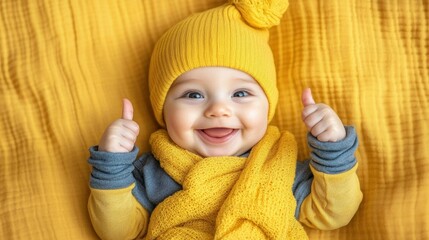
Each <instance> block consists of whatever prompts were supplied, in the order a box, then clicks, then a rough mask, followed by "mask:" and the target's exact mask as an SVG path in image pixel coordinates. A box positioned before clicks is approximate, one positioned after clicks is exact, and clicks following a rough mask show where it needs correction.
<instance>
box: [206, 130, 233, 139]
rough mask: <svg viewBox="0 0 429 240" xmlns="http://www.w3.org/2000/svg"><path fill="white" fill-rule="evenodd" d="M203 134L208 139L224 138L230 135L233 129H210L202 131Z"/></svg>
mask: <svg viewBox="0 0 429 240" xmlns="http://www.w3.org/2000/svg"><path fill="white" fill-rule="evenodd" d="M203 131H204V133H205V134H207V135H208V136H210V137H215V138H220V137H225V136H226V135H228V134H230V133H232V131H233V129H231V128H210V129H205V130H203Z"/></svg>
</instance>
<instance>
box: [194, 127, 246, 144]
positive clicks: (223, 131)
mask: <svg viewBox="0 0 429 240" xmlns="http://www.w3.org/2000/svg"><path fill="white" fill-rule="evenodd" d="M237 132H238V129H233V128H207V129H200V130H198V133H199V134H200V136H201V137H202V138H203V139H204V140H205V141H206V142H208V143H214V144H219V143H224V142H227V141H228V140H229V139H231V138H232V137H234V136H235V134H236V133H237Z"/></svg>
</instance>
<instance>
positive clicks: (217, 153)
mask: <svg viewBox="0 0 429 240" xmlns="http://www.w3.org/2000/svg"><path fill="white" fill-rule="evenodd" d="M246 152H248V150H231V151H225V149H219V150H218V149H216V150H214V149H210V150H207V149H206V150H199V151H198V152H194V153H195V154H198V155H199V156H201V157H204V158H208V157H225V156H236V157H240V156H242V155H243V154H245V153H246Z"/></svg>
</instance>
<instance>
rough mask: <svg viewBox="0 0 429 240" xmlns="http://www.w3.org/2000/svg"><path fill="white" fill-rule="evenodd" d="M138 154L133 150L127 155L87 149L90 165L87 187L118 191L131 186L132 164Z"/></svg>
mask: <svg viewBox="0 0 429 240" xmlns="http://www.w3.org/2000/svg"><path fill="white" fill-rule="evenodd" d="M138 152H139V149H138V148H134V149H133V151H131V152H129V153H110V152H102V151H98V146H93V147H91V148H90V149H89V153H90V157H89V159H88V163H89V164H90V165H92V172H91V176H90V179H89V185H90V186H91V187H92V188H96V189H119V188H125V187H128V186H129V185H131V184H132V183H133V182H134V181H135V180H134V177H133V175H132V171H133V170H134V167H133V162H134V160H135V159H136V157H137V154H138Z"/></svg>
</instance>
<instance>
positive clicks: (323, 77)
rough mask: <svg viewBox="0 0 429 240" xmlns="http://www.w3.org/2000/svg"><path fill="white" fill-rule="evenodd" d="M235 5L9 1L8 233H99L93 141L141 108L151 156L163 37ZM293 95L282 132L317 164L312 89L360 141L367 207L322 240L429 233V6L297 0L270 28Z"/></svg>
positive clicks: (0, 49)
mask: <svg viewBox="0 0 429 240" xmlns="http://www.w3.org/2000/svg"><path fill="white" fill-rule="evenodd" d="M224 2H225V1H223V0H181V1H171V0H157V1H149V0H139V1H136V0H126V1H116V0H91V1H88V0H70V1H67V0H34V1H28V0H1V1H0V136H1V141H0V219H1V227H0V239H43V240H45V239H73V240H74V239H97V237H96V234H95V232H94V230H93V229H92V227H91V223H90V221H89V217H88V213H87V208H86V206H87V200H88V195H89V189H88V177H89V174H90V169H89V166H88V164H87V158H88V155H89V154H88V151H87V149H88V147H89V146H91V145H95V144H97V142H98V140H99V138H100V136H101V134H102V132H103V130H104V128H105V127H106V126H107V125H108V124H109V123H110V122H111V121H113V120H114V119H116V118H118V117H120V114H121V99H122V98H123V97H128V98H130V99H131V100H132V101H133V103H134V105H135V119H136V121H137V122H138V123H139V124H140V127H141V131H140V133H141V134H140V136H139V139H138V142H137V144H138V145H139V146H140V148H141V149H142V151H146V150H148V149H149V146H148V143H147V142H148V139H149V135H150V134H151V133H152V132H154V130H156V128H157V126H156V123H155V121H154V118H153V117H152V113H151V110H150V104H149V101H148V88H147V71H148V64H149V56H150V53H151V51H152V49H153V46H154V43H155V42H156V40H157V39H158V38H159V37H160V36H161V34H162V33H163V32H164V31H165V30H166V29H167V28H168V27H170V26H171V25H172V24H174V23H176V22H178V21H179V20H181V19H183V18H185V17H186V16H188V15H189V14H192V13H194V12H197V11H201V10H204V9H208V8H212V7H215V6H219V5H221V4H223V3H224ZM270 37H271V40H270V44H271V46H272V47H273V50H274V55H275V61H276V64H277V67H278V72H277V75H278V86H279V90H280V99H279V105H278V109H277V115H276V116H275V118H274V121H273V122H272V124H274V125H277V126H278V127H279V128H280V129H281V130H288V131H291V132H292V133H293V134H294V135H295V137H296V140H297V145H298V159H304V158H306V157H308V156H309V149H308V147H307V145H306V139H305V134H306V129H305V127H304V125H303V124H302V122H301V117H300V114H301V113H300V111H301V109H302V106H301V103H300V94H301V91H302V89H303V88H304V87H311V88H312V90H313V94H314V97H315V99H316V100H317V101H321V102H325V103H328V104H330V105H331V106H332V107H333V108H334V109H335V110H337V112H338V113H339V115H340V117H341V118H342V120H343V121H344V123H346V124H353V125H355V127H356V131H357V134H358V136H359V141H360V145H359V149H358V152H357V158H358V161H359V169H358V175H359V178H360V181H361V188H362V191H363V195H364V199H363V202H362V204H361V205H360V209H359V210H358V212H357V214H356V216H355V217H354V218H353V220H352V221H351V222H350V224H349V225H348V226H346V227H343V228H341V229H339V230H334V231H318V230H314V229H306V231H307V232H308V234H309V237H310V239H329V240H335V239H341V240H342V239H375V240H386V239H429V201H428V199H429V148H428V147H427V145H428V144H427V143H428V142H429V124H428V122H429V47H428V46H429V5H428V3H427V1H413V0H404V1H386V0H349V1H344V0H329V1H323V0H313V1H306V0H293V1H292V0H291V1H289V8H288V10H287V11H286V13H285V15H284V17H283V18H282V22H281V24H280V25H279V26H278V27H276V28H273V29H271V34H270Z"/></svg>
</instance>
